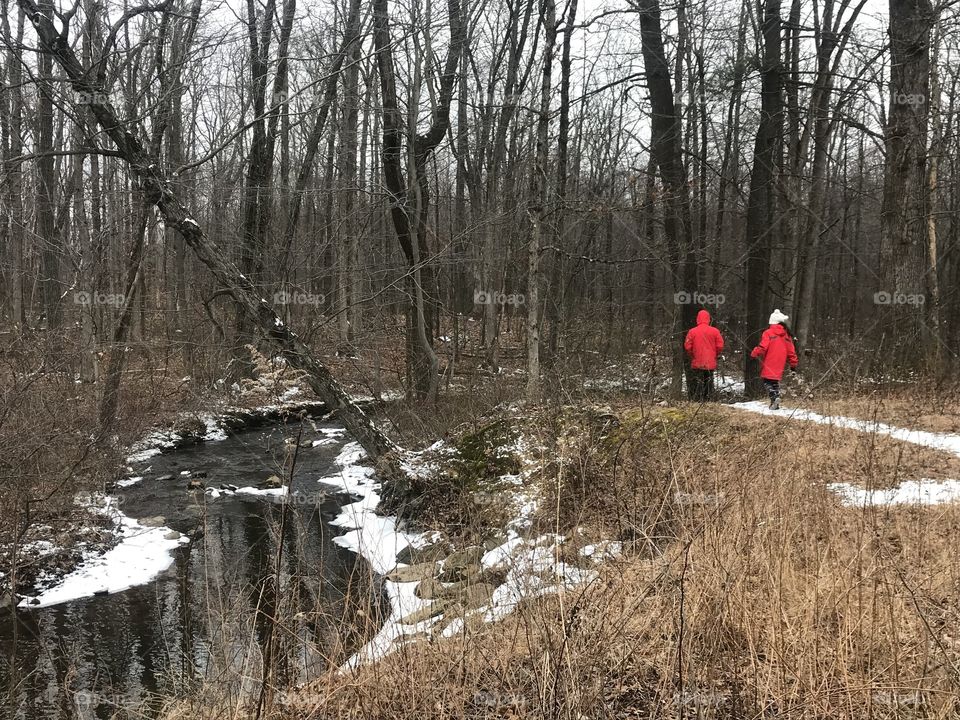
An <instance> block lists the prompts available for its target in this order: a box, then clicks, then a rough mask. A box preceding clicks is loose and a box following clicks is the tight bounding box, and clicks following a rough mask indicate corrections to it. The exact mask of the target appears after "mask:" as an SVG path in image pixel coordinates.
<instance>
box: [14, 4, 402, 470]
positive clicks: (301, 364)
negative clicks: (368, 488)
mask: <svg viewBox="0 0 960 720" xmlns="http://www.w3.org/2000/svg"><path fill="white" fill-rule="evenodd" d="M18 3H19V4H20V6H21V7H22V8H23V10H24V12H25V13H26V15H27V17H29V18H30V21H31V22H32V23H33V26H34V28H35V30H36V32H37V36H38V37H39V39H40V43H41V45H42V46H43V48H44V49H45V50H46V51H47V52H49V53H51V54H52V55H53V57H54V58H55V59H56V61H57V62H58V63H59V65H60V67H61V68H62V69H63V71H64V73H65V74H66V76H67V78H69V80H70V83H71V85H72V86H73V89H74V90H75V91H77V92H80V93H85V94H86V95H87V96H88V97H91V98H93V99H94V102H92V103H91V104H90V109H91V111H92V112H93V114H94V116H95V117H96V119H97V123H98V124H99V125H100V127H101V129H102V130H103V132H104V134H105V135H107V136H108V137H109V138H110V139H111V140H112V141H113V143H114V145H115V146H116V149H117V152H118V153H119V155H120V156H121V157H122V158H123V159H124V160H125V161H126V162H127V163H128V164H129V166H130V170H131V171H132V172H133V174H134V175H135V176H136V177H138V178H139V180H140V183H141V187H142V188H143V190H144V193H145V196H146V198H147V199H148V200H149V201H150V202H152V203H153V204H154V205H156V206H157V209H158V210H159V212H160V214H161V216H162V217H163V219H164V222H165V223H167V224H168V225H170V226H172V227H174V228H175V229H177V230H178V231H179V232H180V233H181V234H182V235H183V238H184V240H185V241H186V242H187V245H188V246H189V247H190V248H191V249H192V250H193V252H194V253H195V254H196V256H197V258H198V259H199V260H200V261H201V262H202V263H203V264H204V265H206V266H207V268H208V269H209V270H210V272H211V273H212V274H213V276H214V277H215V278H216V280H217V281H218V282H219V283H220V284H221V285H222V286H223V287H224V288H225V289H226V291H227V292H229V293H230V295H231V296H232V297H233V299H234V300H235V301H236V302H237V304H238V305H239V306H241V307H242V308H243V309H244V311H246V312H247V313H248V314H249V315H250V317H251V318H253V319H254V321H255V322H256V323H257V325H258V326H259V327H260V329H261V331H262V332H263V333H264V336H265V337H266V339H267V340H268V341H269V342H270V343H271V344H272V345H273V346H274V347H275V348H276V349H277V351H278V352H280V353H281V354H282V355H283V356H284V357H285V358H286V360H287V362H288V363H289V364H290V366H291V367H294V368H296V369H298V370H302V371H303V372H304V373H305V374H306V378H307V383H308V384H309V386H310V388H311V389H312V390H313V391H314V393H316V395H317V397H319V398H320V399H321V400H322V401H323V402H324V403H326V404H327V405H328V406H329V407H330V408H331V409H336V410H337V411H338V412H339V414H340V418H341V420H342V421H343V424H344V425H345V426H346V428H347V430H348V431H349V432H350V433H351V434H352V435H353V436H354V437H355V438H356V439H357V441H358V442H359V443H360V445H361V446H362V447H363V448H364V449H365V450H366V451H367V452H368V453H369V454H370V455H371V456H372V457H374V458H383V457H384V456H386V455H387V454H388V453H391V451H394V450H396V449H397V448H396V445H395V444H394V443H393V442H392V441H391V440H390V439H389V438H388V437H387V436H386V435H384V433H383V432H382V431H381V430H380V429H379V428H377V427H376V426H375V425H374V424H373V422H372V421H371V420H370V418H369V417H368V416H367V414H366V413H365V412H364V411H363V410H362V409H361V408H360V407H358V406H357V405H356V404H355V403H354V402H353V400H351V398H350V396H349V395H348V394H347V393H346V391H345V390H344V389H343V387H342V386H341V385H340V384H339V383H338V382H337V381H336V380H335V379H334V378H333V376H332V375H331V374H330V370H329V369H328V368H327V367H326V365H324V364H323V363H321V362H320V361H319V360H317V358H316V357H315V356H314V355H313V353H312V352H311V351H310V349H309V348H308V347H307V346H306V344H304V342H303V341H302V340H301V339H300V338H299V337H298V336H297V334H296V333H294V332H293V331H292V330H290V328H289V327H287V325H286V323H284V322H283V321H282V320H281V319H280V316H279V315H278V314H277V313H276V311H275V310H274V309H273V307H272V306H271V305H270V303H268V302H267V301H266V300H265V299H263V298H261V297H260V296H259V294H258V292H257V288H256V287H255V286H254V284H253V282H252V281H251V280H250V278H248V277H246V276H245V275H243V274H242V273H241V272H240V270H239V269H238V268H237V266H236V265H235V264H234V263H233V262H231V261H230V260H228V259H227V257H226V254H225V253H224V251H223V249H222V248H220V247H219V246H218V244H217V243H216V242H214V241H213V240H211V239H210V238H209V237H207V235H206V234H205V233H204V232H203V230H202V228H201V227H200V225H199V223H197V221H196V220H195V219H194V218H193V217H192V216H191V214H190V212H189V211H188V210H187V209H186V207H184V205H183V204H182V203H181V202H180V199H179V198H178V197H177V195H176V193H175V192H174V190H173V187H172V186H171V184H170V182H168V180H167V179H166V177H165V176H164V175H163V174H162V173H161V171H160V167H159V165H158V162H157V159H156V158H155V157H153V156H151V155H150V154H149V153H148V152H146V150H145V149H144V145H143V143H142V141H141V140H140V138H139V137H138V136H137V135H136V134H135V132H134V131H133V130H131V129H130V128H129V125H128V124H127V123H124V122H123V121H121V120H120V118H119V117H118V116H117V112H116V110H114V108H113V106H112V105H111V104H110V103H109V102H107V101H106V98H105V97H104V91H103V89H102V88H101V87H100V86H99V85H98V84H97V81H96V80H95V79H94V76H93V74H92V73H91V72H90V71H89V69H88V68H85V67H83V66H82V65H81V64H80V62H79V60H78V59H77V56H76V54H75V53H74V51H73V49H72V48H71V47H70V44H69V43H68V42H67V38H66V32H64V33H63V35H61V33H60V32H58V31H57V29H56V27H55V26H54V24H53V22H52V20H51V19H50V18H49V17H47V16H46V15H43V14H42V13H40V12H39V11H38V9H37V5H36V3H35V2H34V0H18ZM385 469H387V470H388V471H389V472H391V473H395V474H396V475H398V476H404V475H405V474H406V473H405V472H404V471H403V470H402V468H401V466H400V462H399V457H397V455H396V454H395V453H394V454H392V455H391V459H389V460H388V463H387V465H386V468H385Z"/></svg>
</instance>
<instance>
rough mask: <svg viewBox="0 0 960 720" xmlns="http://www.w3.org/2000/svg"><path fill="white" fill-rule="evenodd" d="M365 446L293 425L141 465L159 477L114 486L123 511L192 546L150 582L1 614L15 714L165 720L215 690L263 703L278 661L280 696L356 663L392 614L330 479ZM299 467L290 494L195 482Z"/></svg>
mask: <svg viewBox="0 0 960 720" xmlns="http://www.w3.org/2000/svg"><path fill="white" fill-rule="evenodd" d="M298 435H299V440H298ZM349 440H350V439H349V437H348V436H347V435H346V433H345V432H343V430H342V428H339V427H337V426H335V425H332V424H329V423H325V424H314V423H312V422H310V421H305V422H301V421H300V420H292V421H288V422H287V423H273V424H271V425H267V426H263V427H260V428H256V429H248V430H244V431H240V432H238V433H236V434H234V435H232V436H231V437H229V438H227V439H226V440H221V441H217V442H205V443H200V444H197V445H192V446H188V447H183V448H180V449H177V450H175V451H171V452H169V453H165V454H162V455H157V456H154V457H152V458H150V459H148V460H146V461H144V462H141V463H138V464H137V465H136V466H135V467H134V471H133V472H132V473H131V475H133V476H142V477H143V480H142V481H140V482H139V483H137V484H134V485H131V486H128V487H123V488H117V489H116V490H114V491H111V492H110V495H111V496H113V497H115V498H117V502H118V503H119V508H120V510H121V512H123V513H124V514H125V515H127V516H129V517H132V518H138V519H141V518H148V517H155V516H162V517H163V518H164V522H163V525H165V526H166V527H168V528H172V529H173V530H176V531H178V532H180V533H183V534H185V535H189V536H191V537H192V540H191V542H190V543H189V544H186V545H182V546H181V547H180V548H178V549H176V550H174V551H173V556H174V559H173V564H172V565H171V567H170V568H169V569H168V570H167V571H165V572H163V573H161V574H160V575H159V576H158V577H156V578H155V579H154V580H153V581H151V582H149V583H147V584H144V585H140V586H138V587H134V588H131V589H129V590H126V591H124V592H119V593H115V594H111V595H100V596H93V597H87V598H82V599H77V600H74V601H71V602H66V603H62V604H59V605H54V606H51V607H46V608H37V609H31V608H27V609H20V610H18V611H17V612H16V613H15V614H14V613H12V612H9V611H3V612H2V613H0V718H3V720H6V719H7V718H10V719H11V720H53V719H56V720H60V719H64V720H66V719H68V718H69V719H71V720H88V719H89V720H93V719H94V718H103V719H106V718H126V717H130V718H133V717H137V718H143V717H150V716H151V715H154V714H156V713H157V712H158V711H159V710H160V708H161V707H162V705H163V703H164V702H165V701H169V700H170V698H175V697H177V696H178V695H181V694H183V693H185V692H187V691H189V690H190V689H191V688H195V687H197V686H199V684H201V683H206V684H207V685H208V686H209V684H210V683H214V684H215V685H217V687H218V691H219V692H222V693H223V694H224V695H225V696H227V697H232V698H235V699H236V698H240V697H242V696H244V695H246V696H247V697H248V698H249V696H251V695H254V696H255V694H256V693H257V692H258V688H259V686H260V680H261V678H262V677H263V667H264V664H265V661H264V658H270V659H271V660H270V662H269V663H266V664H268V665H269V667H270V668H271V669H272V670H271V678H272V683H273V684H275V685H278V686H284V685H290V684H295V683H298V682H302V681H304V680H306V679H308V678H309V677H311V676H313V675H315V674H316V673H318V672H319V671H321V670H322V669H324V668H325V667H328V666H329V664H330V663H340V662H343V660H344V659H345V658H346V657H348V656H349V655H350V654H351V653H352V652H354V651H355V650H356V649H357V648H358V647H359V646H360V645H361V644H362V643H363V641H364V640H365V639H367V637H369V634H370V633H371V630H375V627H376V624H377V622H378V616H379V615H380V614H381V607H382V605H383V603H382V598H381V592H380V590H379V587H378V582H377V579H376V578H375V577H373V576H372V575H371V573H370V571H369V569H368V567H367V566H366V564H365V563H364V562H363V561H362V560H361V559H360V558H358V556H357V555H355V554H354V553H352V552H350V551H348V550H345V549H343V548H341V547H338V546H337V545H335V544H334V543H333V542H332V540H333V538H334V537H336V536H337V535H338V534H341V533H342V530H338V529H337V528H335V527H332V526H331V525H330V524H329V523H330V521H331V520H332V519H333V518H334V517H335V516H336V515H337V514H338V512H339V508H340V506H341V505H343V504H345V503H346V502H349V501H350V498H349V496H347V495H345V494H342V493H339V494H338V492H337V490H336V487H335V486H333V485H330V484H324V483H322V482H319V480H320V479H321V478H328V479H329V478H332V477H336V476H337V473H338V466H337V464H336V463H335V458H336V457H337V455H338V453H339V452H340V451H341V449H342V448H343V446H344V445H345V444H346V443H347V442H349ZM294 450H295V452H296V461H295V462H293V454H294ZM291 467H292V468H293V470H292V482H290V493H289V495H288V496H287V497H286V498H280V497H276V496H270V495H248V494H230V493H223V494H221V495H220V496H219V497H216V498H213V497H211V495H210V494H209V493H208V494H205V493H204V491H203V490H202V489H200V490H196V489H195V490H190V489H189V488H188V483H189V482H190V480H191V479H196V480H199V482H200V483H201V484H202V485H203V487H204V488H206V487H211V488H217V489H219V488H220V487H221V486H225V485H232V486H239V487H241V488H243V487H247V486H251V487H255V486H257V485H261V484H263V483H264V481H265V480H266V479H267V478H268V477H270V476H271V475H277V476H280V477H284V478H289V477H290V474H291ZM187 471H189V473H190V474H189V475H186V474H185V473H186V472H187ZM285 482H286V480H285ZM274 617H282V618H283V620H282V622H281V623H280V624H279V625H277V624H275V623H274V622H273V621H272V618H274ZM238 678H247V680H245V681H244V680H238Z"/></svg>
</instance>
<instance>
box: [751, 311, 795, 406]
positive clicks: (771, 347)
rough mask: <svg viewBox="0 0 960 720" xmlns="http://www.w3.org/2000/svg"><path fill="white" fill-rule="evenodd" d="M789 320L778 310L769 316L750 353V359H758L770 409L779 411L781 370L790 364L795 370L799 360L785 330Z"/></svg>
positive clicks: (791, 339)
mask: <svg viewBox="0 0 960 720" xmlns="http://www.w3.org/2000/svg"><path fill="white" fill-rule="evenodd" d="M789 319H790V318H789V317H787V316H786V315H784V314H783V313H782V312H780V311H779V310H774V311H773V313H772V314H771V315H770V327H768V328H767V329H766V330H765V331H764V333H763V337H761V338H760V344H759V345H757V346H756V347H755V348H754V349H753V352H751V353H750V357H752V358H760V377H761V378H763V385H764V387H766V389H767V394H768V395H769V396H770V409H771V410H779V409H780V381H781V380H782V379H783V370H784V368H785V367H786V366H787V363H790V369H791V370H796V369H797V364H798V363H799V359H798V358H797V349H796V347H794V344H793V338H792V337H791V336H790V331H789V330H787V326H786V323H787V321H788V320H789Z"/></svg>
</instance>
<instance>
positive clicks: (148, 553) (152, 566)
mask: <svg viewBox="0 0 960 720" xmlns="http://www.w3.org/2000/svg"><path fill="white" fill-rule="evenodd" d="M78 502H88V503H90V504H91V505H92V506H93V508H94V509H95V511H96V512H99V513H101V514H104V515H106V516H108V517H110V518H111V519H112V520H113V521H114V522H115V523H116V526H117V534H118V536H119V542H118V543H117V545H116V546H114V547H113V548H111V549H110V550H108V551H107V552H106V553H104V554H102V555H88V556H86V557H84V558H83V560H81V562H80V565H79V566H78V567H77V568H76V569H75V570H74V571H73V572H71V573H70V574H68V575H67V576H65V577H64V578H63V579H62V580H61V581H60V582H59V583H57V584H56V585H54V586H53V587H50V588H48V589H46V590H44V591H43V592H41V593H40V594H39V595H37V596H36V597H27V598H24V599H23V600H21V602H20V607H22V608H41V607H49V606H51V605H58V604H60V603H65V602H70V601H71V600H78V599H80V598H86V597H91V596H93V595H99V594H112V593H117V592H121V591H122V590H128V589H130V588H132V587H135V586H137V585H143V584H145V583H148V582H150V581H151V580H153V579H154V578H155V577H156V576H157V575H159V574H160V573H161V572H163V571H164V570H166V569H167V568H168V567H170V565H171V564H172V563H173V555H172V554H171V553H172V551H173V550H174V549H175V548H177V547H179V546H180V545H183V544H185V543H188V542H190V540H189V538H187V537H184V536H178V537H177V539H175V540H173V539H169V537H171V536H172V535H171V531H170V529H169V528H166V527H144V526H143V525H141V524H140V523H138V522H137V521H136V520H134V519H133V518H130V517H127V516H126V515H124V514H123V513H122V512H120V510H119V509H118V507H117V500H116V498H113V497H110V496H104V497H102V498H98V497H96V496H78ZM99 503H102V505H101V504H99Z"/></svg>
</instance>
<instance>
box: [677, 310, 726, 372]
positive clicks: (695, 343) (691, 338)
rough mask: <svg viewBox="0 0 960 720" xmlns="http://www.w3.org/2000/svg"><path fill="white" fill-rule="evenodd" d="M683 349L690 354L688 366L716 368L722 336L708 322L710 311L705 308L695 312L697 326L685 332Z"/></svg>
mask: <svg viewBox="0 0 960 720" xmlns="http://www.w3.org/2000/svg"><path fill="white" fill-rule="evenodd" d="M683 349H684V350H686V351H687V355H689V356H690V367H691V368H693V369H694V370H716V369H717V355H719V354H720V353H721V352H723V336H722V335H721V334H720V331H719V330H717V329H716V328H715V327H713V325H711V324H710V313H708V312H707V311H706V310H701V311H700V312H699V313H697V326H696V327H695V328H693V329H691V330H690V332H688V333H687V339H686V340H684V342H683Z"/></svg>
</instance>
